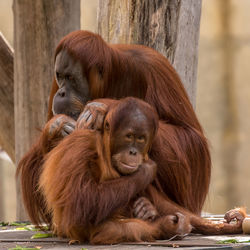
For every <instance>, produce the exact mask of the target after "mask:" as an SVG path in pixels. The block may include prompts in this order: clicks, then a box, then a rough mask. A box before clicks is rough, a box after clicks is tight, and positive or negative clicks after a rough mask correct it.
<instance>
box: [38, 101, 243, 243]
mask: <svg viewBox="0 0 250 250" xmlns="http://www.w3.org/2000/svg"><path fill="white" fill-rule="evenodd" d="M110 103H111V104H110V105H109V107H108V113H107V115H106V117H105V121H104V128H103V131H102V130H101V131H100V132H98V131H93V130H88V129H81V127H82V126H85V122H83V120H82V119H80V120H78V121H77V128H78V129H76V130H75V131H74V132H73V133H72V134H71V135H69V136H68V137H66V138H65V139H64V140H63V141H62V142H60V143H59V144H58V146H57V147H55V148H54V149H53V150H52V151H51V152H50V153H49V154H48V156H47V160H46V161H45V164H44V167H43V170H42V173H41V177H40V191H41V192H42V194H43V195H44V198H45V201H46V204H47V210H48V211H51V214H52V225H53V229H54V232H55V233H56V234H57V235H59V236H66V237H69V238H70V239H73V240H78V241H90V242H91V243H94V244H114V243H119V242H128V241H153V240H157V239H167V238H169V237H171V236H173V235H184V234H186V233H189V232H190V231H191V230H192V229H193V231H195V232H199V233H209V234H222V233H239V232H242V229H241V223H242V220H239V221H238V223H237V224H228V223H220V224H219V225H216V224H212V223H211V222H208V221H206V220H204V219H202V218H200V217H198V216H197V215H194V214H192V213H190V212H187V211H186V210H185V209H183V208H181V207H177V206H175V205H174V204H173V203H172V202H170V201H169V200H168V199H167V198H166V197H165V195H164V194H161V193H160V192H159V191H157V189H156V188H155V187H157V188H158V189H161V187H160V186H159V185H160V184H159V182H158V180H157V178H156V175H155V174H156V165H155V163H154V162H153V161H152V160H151V159H149V155H148V152H149V149H150V147H151V146H152V142H153V139H154V136H155V135H156V132H157V127H158V119H157V115H156V113H155V112H154V110H153V109H152V108H151V107H150V106H149V105H148V104H147V103H145V102H143V101H141V100H139V99H135V98H132V97H128V98H125V99H124V100H121V101H110ZM79 128H80V129H79ZM151 182H153V185H152V184H150V183H151ZM142 195H143V196H144V197H142ZM242 218H243V217H242Z"/></svg>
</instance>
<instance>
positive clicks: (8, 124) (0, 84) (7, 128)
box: [0, 32, 15, 162]
mask: <svg viewBox="0 0 250 250" xmlns="http://www.w3.org/2000/svg"><path fill="white" fill-rule="evenodd" d="M0 76H1V81H0V114H1V115H0V145H1V147H2V149H3V150H5V151H6V153H7V154H8V155H9V156H10V158H11V159H12V161H13V162H14V161H15V129H14V62H13V49H12V47H11V46H10V45H9V43H8V42H7V40H6V39H5V38H4V36H3V34H2V33H1V32H0Z"/></svg>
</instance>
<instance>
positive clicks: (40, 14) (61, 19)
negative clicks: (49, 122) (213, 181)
mask: <svg viewBox="0 0 250 250" xmlns="http://www.w3.org/2000/svg"><path fill="white" fill-rule="evenodd" d="M13 10H14V34H15V37H14V49H15V60H14V72H15V73H14V74H15V75H14V100H15V149H16V152H15V155H16V163H18V162H19V160H20V158H21V157H22V156H23V155H24V153H26V152H27V151H28V149H29V148H30V146H31V144H32V143H33V142H34V139H35V138H36V137H37V135H38V129H41V128H43V126H44V124H45V121H46V116H47V107H48V96H49V90H50V86H51V82H52V78H53V64H54V50H55V47H56V45H57V43H58V42H59V40H60V39H61V38H62V37H63V36H65V35H66V34H67V33H69V32H70V31H72V30H76V29H79V28H80V0H74V1H71V0H60V1H58V0H50V1H44V0H36V1H30V0H14V8H13ZM17 186H18V187H17V199H18V201H17V219H19V220H23V219H25V218H26V215H25V213H24V210H23V208H22V206H21V204H22V202H21V199H20V188H19V185H17Z"/></svg>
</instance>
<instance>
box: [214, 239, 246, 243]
mask: <svg viewBox="0 0 250 250" xmlns="http://www.w3.org/2000/svg"><path fill="white" fill-rule="evenodd" d="M229 243H232V244H235V243H250V240H245V241H239V240H236V239H228V240H220V241H218V244H229Z"/></svg>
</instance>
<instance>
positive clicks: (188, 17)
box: [98, 0, 201, 106]
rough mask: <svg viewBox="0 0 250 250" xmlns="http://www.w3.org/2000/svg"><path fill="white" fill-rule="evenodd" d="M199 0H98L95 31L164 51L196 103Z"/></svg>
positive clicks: (110, 39)
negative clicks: (96, 28)
mask: <svg viewBox="0 0 250 250" xmlns="http://www.w3.org/2000/svg"><path fill="white" fill-rule="evenodd" d="M200 15H201V0H165V1H161V0H120V1H116V0H99V9H98V33H99V34H100V35H101V36H102V37H103V38H104V39H105V40H106V41H108V42H111V43H136V44H144V45H147V46H149V47H152V48H154V49H156V50H157V51H159V52H160V53H162V54H163V55H165V56H166V57H167V58H168V59H169V60H170V62H171V63H172V64H173V66H174V67H175V68H176V70H177V72H178V73H179V75H180V77H181V79H182V82H183V84H184V86H185V88H186V90H187V92H188V95H189V97H190V99H191V102H192V104H193V106H195V94H196V78H197V62H198V40H199V30H200Z"/></svg>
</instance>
